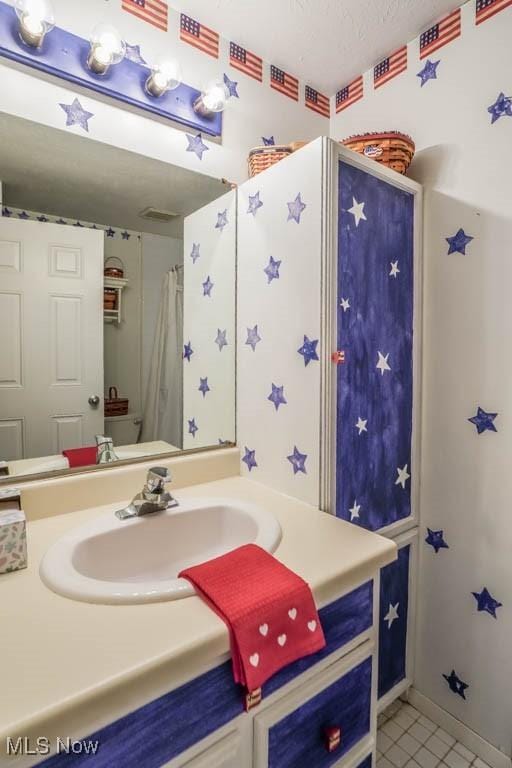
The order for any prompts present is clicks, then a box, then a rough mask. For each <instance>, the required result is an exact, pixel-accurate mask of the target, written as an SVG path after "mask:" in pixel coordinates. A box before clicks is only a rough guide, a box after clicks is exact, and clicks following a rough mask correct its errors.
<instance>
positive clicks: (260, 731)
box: [254, 643, 373, 768]
mask: <svg viewBox="0 0 512 768" xmlns="http://www.w3.org/2000/svg"><path fill="white" fill-rule="evenodd" d="M372 652H373V647H372V645H371V644H370V643H365V644H364V645H363V646H361V648H359V649H358V650H357V651H354V653H352V654H350V655H349V656H348V657H346V658H344V659H341V660H339V661H337V662H335V663H334V664H332V665H331V666H330V667H328V668H327V669H326V670H324V671H323V672H321V673H319V674H318V675H316V676H315V677H314V678H313V679H312V680H311V681H309V682H308V683H307V684H306V685H304V686H302V687H300V688H298V689H296V690H295V691H293V692H292V693H290V695H289V696H286V697H284V699H282V700H281V701H279V702H277V703H276V704H275V705H274V706H271V707H269V708H268V709H267V710H265V711H263V712H262V713H261V714H259V715H256V717H255V720H254V727H255V748H256V755H255V757H256V760H255V768H267V766H268V768H304V766H315V768H327V766H331V765H334V764H335V763H337V762H338V761H339V760H341V758H342V757H343V755H345V754H346V753H348V752H349V750H351V749H352V747H354V746H355V745H356V744H358V743H359V742H360V741H361V740H362V739H364V738H365V736H369V733H370V723H371V703H372V695H371V691H372ZM333 726H336V727H339V728H340V729H341V742H340V745H339V747H338V748H337V749H336V750H335V751H333V752H328V751H327V749H326V746H325V742H324V729H325V728H328V727H333Z"/></svg>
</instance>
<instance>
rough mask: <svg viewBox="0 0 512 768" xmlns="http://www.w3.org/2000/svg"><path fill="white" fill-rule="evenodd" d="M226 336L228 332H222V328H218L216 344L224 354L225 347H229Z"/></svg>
mask: <svg viewBox="0 0 512 768" xmlns="http://www.w3.org/2000/svg"><path fill="white" fill-rule="evenodd" d="M226 334H227V330H226V331H221V329H220V328H217V338H216V339H215V343H216V344H217V346H218V347H219V352H222V348H223V347H227V346H228V342H227V339H226Z"/></svg>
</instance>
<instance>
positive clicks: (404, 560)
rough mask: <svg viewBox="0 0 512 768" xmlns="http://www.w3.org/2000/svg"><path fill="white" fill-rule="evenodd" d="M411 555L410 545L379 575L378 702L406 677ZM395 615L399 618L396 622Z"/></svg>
mask: <svg viewBox="0 0 512 768" xmlns="http://www.w3.org/2000/svg"><path fill="white" fill-rule="evenodd" d="M410 553H411V546H410V544H408V545H407V546H404V547H402V548H401V549H399V550H398V560H395V562H394V563H391V564H390V565H387V566H386V567H385V568H383V569H382V570H381V574H380V607H379V621H380V624H379V684H378V697H379V699H380V698H381V696H384V694H386V693H387V692H388V691H390V690H391V689H392V688H394V687H395V685H397V684H398V683H399V682H400V681H401V680H404V678H405V677H406V674H407V669H406V666H407V617H408V611H409V567H410ZM393 609H396V611H395V610H393ZM395 613H397V614H398V618H393V617H394V615H395ZM387 616H389V618H388V619H386V617H387Z"/></svg>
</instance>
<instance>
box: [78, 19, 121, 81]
mask: <svg viewBox="0 0 512 768" xmlns="http://www.w3.org/2000/svg"><path fill="white" fill-rule="evenodd" d="M90 40H91V50H90V53H89V57H88V59H87V66H88V67H89V69H90V70H92V72H94V73H95V74H96V75H104V74H105V73H106V72H107V71H108V69H109V67H110V66H111V65H112V64H119V62H120V61H122V60H123V58H124V54H125V52H126V43H125V42H124V40H123V39H122V38H121V36H120V34H119V32H118V31H117V29H115V27H112V26H110V24H99V25H98V26H97V27H95V28H94V29H93V31H92V33H91V38H90Z"/></svg>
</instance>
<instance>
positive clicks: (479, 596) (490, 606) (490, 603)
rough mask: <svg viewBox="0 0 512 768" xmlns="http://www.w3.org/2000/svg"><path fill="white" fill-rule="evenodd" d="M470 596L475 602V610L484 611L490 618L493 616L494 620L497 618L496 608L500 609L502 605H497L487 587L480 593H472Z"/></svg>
mask: <svg viewBox="0 0 512 768" xmlns="http://www.w3.org/2000/svg"><path fill="white" fill-rule="evenodd" d="M471 594H472V595H473V597H474V598H475V600H476V602H477V609H478V610H479V611H486V612H487V613H489V614H490V615H491V616H494V618H495V619H497V618H498V617H497V616H496V608H501V606H502V605H503V603H498V601H497V600H495V599H494V597H492V595H491V593H490V592H489V590H488V589H487V587H484V588H483V589H482V591H481V592H472V593H471Z"/></svg>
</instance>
